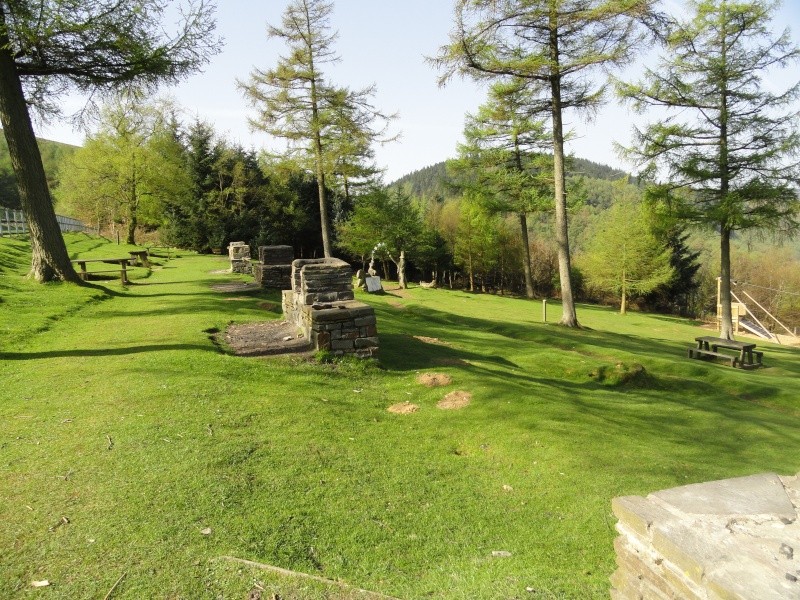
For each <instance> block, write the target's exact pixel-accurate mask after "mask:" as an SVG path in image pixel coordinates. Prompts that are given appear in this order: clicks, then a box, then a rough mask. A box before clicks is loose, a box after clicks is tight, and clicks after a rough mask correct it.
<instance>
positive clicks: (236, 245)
mask: <svg viewBox="0 0 800 600" xmlns="http://www.w3.org/2000/svg"><path fill="white" fill-rule="evenodd" d="M228 258H230V261H231V273H243V274H245V275H249V274H250V273H251V269H250V246H248V245H247V244H245V243H244V242H231V243H230V244H229V245H228Z"/></svg>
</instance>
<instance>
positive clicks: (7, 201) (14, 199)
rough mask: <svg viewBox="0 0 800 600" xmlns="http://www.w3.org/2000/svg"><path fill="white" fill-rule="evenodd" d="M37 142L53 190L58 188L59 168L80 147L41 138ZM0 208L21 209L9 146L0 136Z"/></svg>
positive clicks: (48, 181)
mask: <svg viewBox="0 0 800 600" xmlns="http://www.w3.org/2000/svg"><path fill="white" fill-rule="evenodd" d="M37 140H38V142H39V151H40V152H41V153H42V162H43V163H44V172H45V174H46V175H47V183H48V184H49V185H50V189H51V190H52V189H53V188H55V187H57V186H58V169H59V166H60V165H61V163H62V161H63V160H64V159H65V158H66V157H68V156H70V155H71V154H72V153H73V152H75V150H77V149H78V146H72V145H70V144H62V143H61V142H53V141H51V140H45V139H41V138H37ZM0 206H5V207H6V208H19V192H18V191H17V178H16V176H15V175H14V170H13V169H12V168H11V157H10V156H9V154H8V144H7V143H6V138H5V136H4V135H0Z"/></svg>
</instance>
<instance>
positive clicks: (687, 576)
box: [611, 473, 800, 600]
mask: <svg viewBox="0 0 800 600" xmlns="http://www.w3.org/2000/svg"><path fill="white" fill-rule="evenodd" d="M798 507H800V482H799V481H798V476H794V477H779V476H778V475H775V474H772V473H767V474H762V475H751V476H748V477H738V478H735V479H726V480H722V481H712V482H709V483H698V484H693V485H687V486H683V487H679V488H673V489H670V490H665V491H661V492H656V493H653V494H650V495H649V496H647V497H646V498H645V497H641V496H624V497H621V498H614V500H613V501H612V508H613V511H614V514H615V515H616V516H617V518H618V519H619V522H618V523H617V531H618V532H619V537H618V538H617V539H616V540H615V541H614V547H615V549H616V553H617V566H618V568H617V570H616V571H615V572H614V575H613V576H612V577H611V584H612V588H611V597H612V598H613V599H615V600H629V599H630V600H634V599H635V600H643V599H650V598H652V599H659V600H660V599H669V598H673V599H678V598H679V599H681V600H783V599H786V598H800V583H798V580H799V579H800V524H798Z"/></svg>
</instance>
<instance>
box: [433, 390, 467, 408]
mask: <svg viewBox="0 0 800 600" xmlns="http://www.w3.org/2000/svg"><path fill="white" fill-rule="evenodd" d="M471 399H472V393H471V392H464V391H462V390H458V391H455V392H450V393H449V394H447V396H445V397H444V398H442V399H441V400H439V403H438V404H437V405H436V408H441V409H442V410H458V409H460V408H464V407H465V406H467V405H468V404H469V401H470V400H471Z"/></svg>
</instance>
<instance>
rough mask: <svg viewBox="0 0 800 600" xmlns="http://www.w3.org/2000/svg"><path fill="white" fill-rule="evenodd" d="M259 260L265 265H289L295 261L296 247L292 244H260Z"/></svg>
mask: <svg viewBox="0 0 800 600" xmlns="http://www.w3.org/2000/svg"><path fill="white" fill-rule="evenodd" d="M258 260H259V261H261V264H263V265H288V266H289V268H290V269H291V265H292V261H294V248H292V247H291V246H259V247H258Z"/></svg>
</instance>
